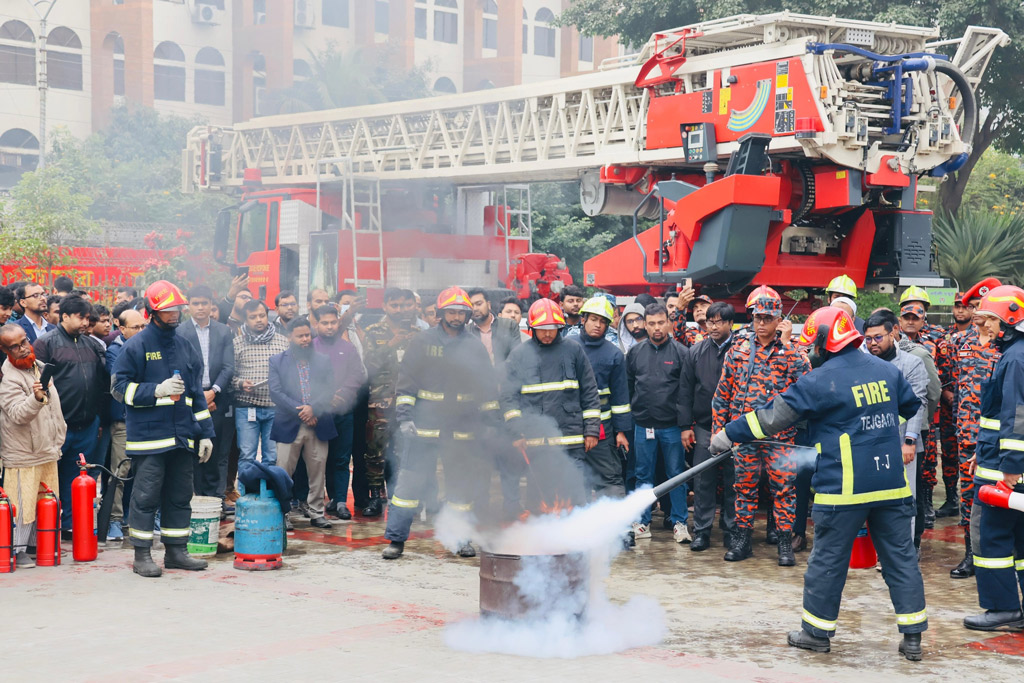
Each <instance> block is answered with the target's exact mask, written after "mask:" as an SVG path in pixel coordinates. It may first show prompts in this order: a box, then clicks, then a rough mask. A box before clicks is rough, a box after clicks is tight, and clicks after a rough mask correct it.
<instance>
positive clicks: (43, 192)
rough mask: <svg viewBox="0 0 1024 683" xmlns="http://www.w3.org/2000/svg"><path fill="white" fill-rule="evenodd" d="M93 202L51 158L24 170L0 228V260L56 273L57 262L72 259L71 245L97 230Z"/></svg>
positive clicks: (70, 260)
mask: <svg viewBox="0 0 1024 683" xmlns="http://www.w3.org/2000/svg"><path fill="white" fill-rule="evenodd" d="M91 205H92V197H91V196H89V195H88V194H86V193H84V192H81V191H80V188H79V187H78V183H77V182H76V179H75V178H73V177H71V176H70V175H69V172H68V168H67V167H66V166H61V165H60V164H47V165H46V166H45V167H44V168H41V169H39V170H36V171H31V172H29V173H26V174H25V175H23V176H22V177H21V180H20V181H19V182H18V184H17V185H15V186H14V188H13V189H12V190H11V199H10V202H9V203H8V206H7V210H6V216H5V219H4V223H3V230H2V232H0V260H2V261H3V262H4V263H6V264H8V265H16V266H19V267H27V266H29V265H33V266H38V267H39V269H40V270H41V271H43V272H44V273H45V274H46V279H47V280H50V279H52V271H53V268H54V267H56V266H66V265H72V264H73V263H74V259H73V258H72V257H71V256H70V254H69V251H70V246H71V245H72V244H73V243H75V242H79V241H81V240H83V239H85V238H87V237H88V236H89V235H91V234H92V233H94V232H95V231H96V223H95V221H93V220H92V219H91V218H90V217H89V208H90V206H91Z"/></svg>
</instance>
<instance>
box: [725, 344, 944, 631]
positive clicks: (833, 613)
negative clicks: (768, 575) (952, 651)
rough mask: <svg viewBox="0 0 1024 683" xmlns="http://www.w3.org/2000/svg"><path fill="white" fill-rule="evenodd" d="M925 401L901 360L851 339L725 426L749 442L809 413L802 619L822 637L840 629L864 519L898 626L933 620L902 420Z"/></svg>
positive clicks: (920, 626) (911, 627)
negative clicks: (807, 549) (809, 511)
mask: <svg viewBox="0 0 1024 683" xmlns="http://www.w3.org/2000/svg"><path fill="white" fill-rule="evenodd" d="M920 406H921V401H920V399H918V398H917V396H916V395H915V394H914V391H913V389H911V387H910V384H909V383H908V382H907V380H906V379H905V378H904V377H903V375H902V373H901V372H900V371H899V369H898V368H896V367H895V366H894V365H892V364H891V363H887V362H885V361H884V360H881V359H879V358H875V357H874V356H871V355H869V354H866V353H862V352H861V351H860V350H858V349H857V348H851V347H847V348H845V349H843V350H841V351H839V352H837V353H835V354H834V355H832V356H830V357H829V358H828V359H827V360H826V361H825V362H824V363H823V364H822V365H821V367H819V368H818V369H816V370H814V371H812V372H810V373H808V374H806V375H804V376H802V377H800V379H798V380H797V381H796V383H795V384H793V385H792V386H790V387H789V388H788V389H787V390H786V392H785V393H783V394H781V395H780V396H778V397H777V398H776V399H775V400H774V401H772V402H771V403H769V404H768V405H767V406H765V407H764V408H761V409H758V410H755V411H751V412H749V413H746V414H745V415H743V416H740V417H739V418H737V419H735V420H733V421H732V422H730V423H729V424H728V425H727V426H726V427H725V433H726V435H727V436H728V437H729V438H730V439H732V440H733V441H738V442H747V441H752V440H754V439H763V438H766V437H767V436H770V435H772V434H775V433H777V432H780V431H782V430H783V429H785V428H786V427H789V426H791V425H793V424H795V423H796V422H797V421H798V420H807V425H808V436H809V439H810V443H814V444H815V445H816V446H817V449H818V457H817V461H816V466H815V472H814V477H813V479H812V487H813V488H814V491H815V498H814V510H813V518H814V549H813V550H812V552H811V556H810V559H809V560H808V562H807V573H806V574H805V575H804V604H803V622H802V627H803V629H804V630H805V631H807V632H808V633H810V634H811V635H813V636H815V637H818V638H831V637H832V635H833V634H834V633H835V630H836V619H837V618H838V616H839V603H840V600H841V599H842V593H843V587H844V585H845V584H846V573H847V570H848V568H849V562H850V552H851V550H852V548H853V541H854V539H855V538H856V536H857V532H858V531H860V529H861V528H862V527H863V526H864V523H865V522H867V523H868V526H869V528H870V531H871V537H872V539H873V541H874V543H875V547H876V548H877V550H878V555H879V558H880V559H881V562H882V576H883V578H884V579H885V582H886V584H887V585H888V586H889V596H890V597H891V599H892V603H893V607H894V608H895V609H896V624H897V626H898V627H899V631H900V633H920V632H922V631H925V630H927V628H928V619H927V615H926V612H925V602H924V583H923V582H922V579H921V570H920V568H919V567H918V563H917V554H916V552H915V550H914V543H913V534H912V531H911V525H910V520H911V519H912V518H913V517H914V514H915V508H914V502H913V498H912V497H911V493H910V485H909V483H908V482H907V478H906V474H905V470H904V467H903V459H902V455H901V448H900V432H899V425H900V422H901V420H906V419H909V418H910V417H913V415H914V414H915V413H917V411H918V408H920Z"/></svg>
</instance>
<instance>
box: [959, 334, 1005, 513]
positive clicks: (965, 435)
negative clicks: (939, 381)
mask: <svg viewBox="0 0 1024 683" xmlns="http://www.w3.org/2000/svg"><path fill="white" fill-rule="evenodd" d="M950 345H951V346H952V347H953V350H954V352H955V353H956V370H955V373H956V374H955V381H956V403H957V418H956V425H957V441H958V443H959V446H960V526H963V527H966V526H969V525H970V521H971V508H972V507H973V504H974V477H973V476H971V474H970V464H969V462H968V461H969V460H970V459H971V458H972V457H973V456H974V451H975V446H976V445H977V442H978V430H979V420H980V418H981V385H982V383H983V382H986V381H987V380H989V379H990V378H991V377H992V371H993V370H994V369H995V366H996V361H998V360H999V355H1000V354H999V351H998V350H997V349H996V348H995V346H993V345H992V343H991V342H989V343H988V344H985V345H982V344H981V340H980V338H979V337H978V330H977V329H976V328H975V327H974V326H973V325H972V326H971V327H970V328H969V329H968V330H967V331H965V332H960V333H958V334H956V335H954V336H953V338H952V340H951V341H950Z"/></svg>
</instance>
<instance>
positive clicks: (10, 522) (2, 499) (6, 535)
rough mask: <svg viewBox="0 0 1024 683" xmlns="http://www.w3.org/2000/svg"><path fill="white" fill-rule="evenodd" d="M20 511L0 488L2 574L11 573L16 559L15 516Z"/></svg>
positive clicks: (0, 569)
mask: <svg viewBox="0 0 1024 683" xmlns="http://www.w3.org/2000/svg"><path fill="white" fill-rule="evenodd" d="M17 514H18V512H17V510H16V509H15V507H14V503H12V502H11V499H10V498H8V497H7V493H5V492H4V490H3V489H2V488H0V574H10V573H11V572H13V571H14V570H15V568H16V567H15V565H16V564H17V563H16V562H15V560H14V518H15V517H16V516H17Z"/></svg>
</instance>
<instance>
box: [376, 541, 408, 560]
mask: <svg viewBox="0 0 1024 683" xmlns="http://www.w3.org/2000/svg"><path fill="white" fill-rule="evenodd" d="M404 551H405V543H403V542H402V541H391V545H389V546H388V547H387V548H384V552H383V553H381V557H383V558H384V559H385V560H397V559H398V558H400V557H401V556H402V553H403V552H404Z"/></svg>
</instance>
